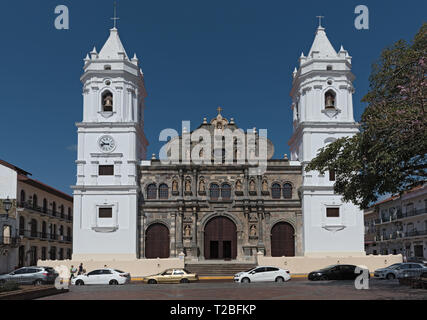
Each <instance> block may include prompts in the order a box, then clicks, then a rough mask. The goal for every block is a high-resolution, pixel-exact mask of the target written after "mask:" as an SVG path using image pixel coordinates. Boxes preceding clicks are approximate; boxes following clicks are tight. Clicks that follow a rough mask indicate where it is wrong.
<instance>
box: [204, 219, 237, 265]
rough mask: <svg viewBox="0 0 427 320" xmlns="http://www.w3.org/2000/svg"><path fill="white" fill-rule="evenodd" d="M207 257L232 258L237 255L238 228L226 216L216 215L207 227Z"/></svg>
mask: <svg viewBox="0 0 427 320" xmlns="http://www.w3.org/2000/svg"><path fill="white" fill-rule="evenodd" d="M204 240H205V243H204V245H205V248H204V249H205V258H206V259H224V260H231V259H236V257H237V228H236V225H235V224H234V222H233V221H231V220H230V219H228V218H226V217H215V218H213V219H212V220H210V221H209V222H208V223H207V224H206V227H205V239H204Z"/></svg>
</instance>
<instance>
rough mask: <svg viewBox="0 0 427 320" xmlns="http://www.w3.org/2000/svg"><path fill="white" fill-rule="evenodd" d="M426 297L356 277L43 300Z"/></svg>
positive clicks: (139, 287) (110, 291)
mask: <svg viewBox="0 0 427 320" xmlns="http://www.w3.org/2000/svg"><path fill="white" fill-rule="evenodd" d="M408 299H414V300H427V290H422V289H411V288H409V287H406V286H400V285H399V283H398V281H396V280H394V281H386V280H378V279H372V280H371V281H370V288H369V290H357V289H356V288H355V286H354V282H353V281H324V282H311V281H308V280H306V279H294V280H291V281H289V282H287V283H283V284H280V283H250V284H239V283H233V282H231V281H226V282H224V281H223V282H200V283H190V284H164V285H147V284H142V283H132V284H129V285H125V286H79V287H76V286H72V287H70V292H68V293H64V294H59V295H56V296H51V297H47V298H43V299H42V300H408Z"/></svg>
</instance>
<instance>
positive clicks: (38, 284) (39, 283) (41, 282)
mask: <svg viewBox="0 0 427 320" xmlns="http://www.w3.org/2000/svg"><path fill="white" fill-rule="evenodd" d="M42 284H43V281H42V280H40V279H37V280H36V281H34V285H35V286H41V285H42Z"/></svg>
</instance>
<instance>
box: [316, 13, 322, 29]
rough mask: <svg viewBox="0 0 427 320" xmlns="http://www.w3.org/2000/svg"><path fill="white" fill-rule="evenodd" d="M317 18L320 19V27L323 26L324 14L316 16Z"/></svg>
mask: <svg viewBox="0 0 427 320" xmlns="http://www.w3.org/2000/svg"><path fill="white" fill-rule="evenodd" d="M316 18H318V19H319V28H322V19H323V18H324V16H316Z"/></svg>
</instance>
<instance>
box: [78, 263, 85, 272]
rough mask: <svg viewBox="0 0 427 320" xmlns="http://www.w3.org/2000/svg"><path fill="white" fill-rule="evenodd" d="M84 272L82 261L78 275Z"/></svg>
mask: <svg viewBox="0 0 427 320" xmlns="http://www.w3.org/2000/svg"><path fill="white" fill-rule="evenodd" d="M81 274H84V269H83V263H80V266H79V273H78V275H81Z"/></svg>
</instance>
